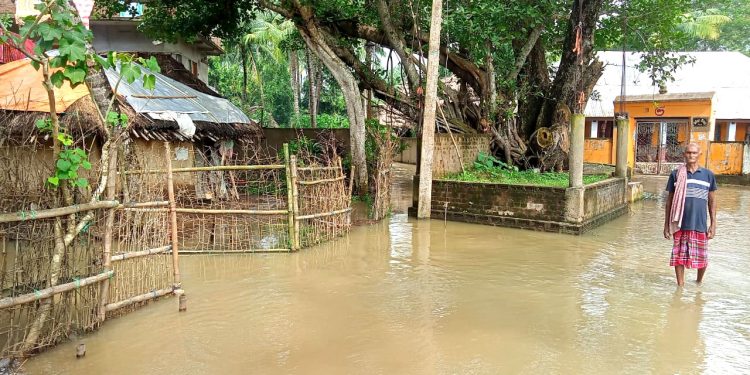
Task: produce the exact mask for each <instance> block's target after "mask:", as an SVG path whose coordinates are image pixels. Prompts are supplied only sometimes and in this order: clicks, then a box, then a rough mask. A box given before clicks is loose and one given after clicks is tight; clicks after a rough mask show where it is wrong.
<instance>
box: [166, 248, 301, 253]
mask: <svg viewBox="0 0 750 375" xmlns="http://www.w3.org/2000/svg"><path fill="white" fill-rule="evenodd" d="M289 252H291V250H290V249H237V250H184V249H183V250H180V254H250V253H289Z"/></svg>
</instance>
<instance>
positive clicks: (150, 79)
mask: <svg viewBox="0 0 750 375" xmlns="http://www.w3.org/2000/svg"><path fill="white" fill-rule="evenodd" d="M143 88H144V89H146V90H149V91H154V89H155V88H156V76H155V75H153V74H147V75H145V76H143Z"/></svg>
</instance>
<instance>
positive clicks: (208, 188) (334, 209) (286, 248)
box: [125, 146, 351, 254]
mask: <svg viewBox="0 0 750 375" xmlns="http://www.w3.org/2000/svg"><path fill="white" fill-rule="evenodd" d="M191 158H192V159H194V160H201V159H208V158H209V157H207V156H205V155H198V154H197V152H196V151H193V155H191V156H190V157H188V159H191ZM221 162H222V164H224V165H217V166H198V167H189V168H171V174H172V175H173V177H172V178H170V177H169V174H170V170H169V168H165V169H146V168H144V169H130V170H129V171H127V172H126V173H125V175H126V176H128V178H137V179H138V180H139V181H143V180H146V179H149V178H152V179H153V180H154V181H157V185H158V181H163V180H164V178H160V177H156V178H154V176H163V175H167V177H166V179H167V180H170V179H172V180H173V181H179V183H175V184H174V189H175V196H176V199H174V200H171V199H170V198H169V197H164V196H163V195H162V197H158V196H152V197H149V198H150V199H151V200H153V201H159V200H163V201H164V202H174V204H175V207H174V212H175V213H176V225H175V227H176V232H177V234H176V235H175V236H174V238H177V239H178V243H177V244H175V245H174V246H173V247H177V248H179V252H180V253H182V254H195V253H203V254H207V253H255V252H291V251H296V250H299V249H300V248H302V247H307V246H312V245H314V244H317V243H319V242H321V241H325V240H329V239H332V238H334V237H336V236H340V235H342V234H344V233H346V232H347V231H348V229H349V228H350V220H349V217H350V211H351V207H350V201H351V199H350V197H351V194H350V191H349V188H348V187H347V184H346V181H345V176H344V175H343V171H342V166H341V160H340V159H338V158H335V159H333V162H332V163H330V165H319V164H315V165H305V166H302V164H303V163H302V162H301V161H299V160H297V158H296V156H295V155H290V154H289V149H288V146H285V148H284V152H283V153H282V154H281V155H278V156H271V157H269V156H264V157H262V158H261V157H259V156H258V155H252V157H250V158H245V159H243V160H237V159H234V160H222V161H221ZM139 185H140V186H142V185H143V183H142V182H139ZM155 190H158V186H157V187H156V189H155ZM162 190H163V189H162ZM162 194H163V193H162ZM166 206H167V205H166V204H165V205H163V206H162V207H157V206H149V207H147V208H146V207H144V208H142V209H141V210H145V211H148V212H154V213H164V212H168V211H170V208H169V207H166ZM130 210H133V209H130Z"/></svg>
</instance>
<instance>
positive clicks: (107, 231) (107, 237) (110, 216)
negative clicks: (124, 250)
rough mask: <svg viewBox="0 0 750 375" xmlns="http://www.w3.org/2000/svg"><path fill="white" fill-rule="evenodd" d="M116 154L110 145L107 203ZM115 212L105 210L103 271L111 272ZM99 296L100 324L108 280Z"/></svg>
mask: <svg viewBox="0 0 750 375" xmlns="http://www.w3.org/2000/svg"><path fill="white" fill-rule="evenodd" d="M119 133H120V131H119V130H116V134H117V135H119ZM117 135H115V136H117ZM117 154H119V148H118V147H116V145H113V144H110V152H109V169H108V170H107V175H108V176H107V200H109V201H113V200H114V198H115V189H116V187H117ZM115 210H116V207H112V208H110V209H108V210H107V221H106V223H105V226H104V251H103V253H102V266H103V267H104V271H111V270H112V241H113V238H114V235H115V234H114V225H115ZM99 296H100V303H99V313H98V318H99V321H100V322H103V321H104V319H106V316H107V311H106V309H105V308H104V306H105V305H106V304H107V302H108V299H109V279H105V280H103V281H102V284H101V285H100V288H99Z"/></svg>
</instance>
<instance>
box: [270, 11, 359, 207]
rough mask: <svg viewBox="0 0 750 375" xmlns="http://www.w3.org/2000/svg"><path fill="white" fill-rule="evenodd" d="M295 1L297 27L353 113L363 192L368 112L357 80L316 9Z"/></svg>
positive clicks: (356, 164) (352, 130)
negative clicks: (298, 18)
mask: <svg viewBox="0 0 750 375" xmlns="http://www.w3.org/2000/svg"><path fill="white" fill-rule="evenodd" d="M292 3H293V5H294V7H295V8H296V10H297V12H298V13H299V15H300V16H301V21H300V22H299V23H298V24H297V29H298V30H299V31H300V34H301V35H302V38H303V39H304V40H305V43H306V44H307V46H308V47H309V48H310V50H312V51H313V52H314V53H315V55H316V56H317V57H318V58H319V59H320V61H322V62H323V64H325V66H326V67H327V68H328V70H329V71H330V72H331V74H332V75H333V77H334V78H335V79H336V82H337V83H338V84H339V86H340V87H341V92H342V93H343V95H344V101H345V102H346V112H347V114H348V116H349V134H350V142H351V148H352V165H353V166H354V168H355V171H356V175H355V179H354V180H355V183H356V186H357V190H358V191H359V192H361V193H367V191H368V188H367V185H368V181H367V179H368V176H367V159H366V155H365V139H366V129H365V115H366V114H365V108H364V106H363V103H362V99H361V97H360V96H361V95H360V93H361V92H360V90H359V86H358V84H357V80H356V78H355V77H354V74H352V71H351V70H350V69H349V67H348V66H347V65H346V64H345V63H344V61H342V60H341V58H339V56H338V55H337V54H336V53H335V52H334V51H333V50H332V48H331V46H330V45H329V44H328V38H327V37H328V36H327V34H326V32H325V31H324V30H322V29H321V28H320V27H319V26H318V24H317V23H316V20H315V18H314V15H313V10H312V9H311V8H310V7H309V6H307V5H302V4H301V3H300V1H299V0H293V1H292ZM273 8H275V7H272V8H271V9H272V10H275V9H273Z"/></svg>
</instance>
